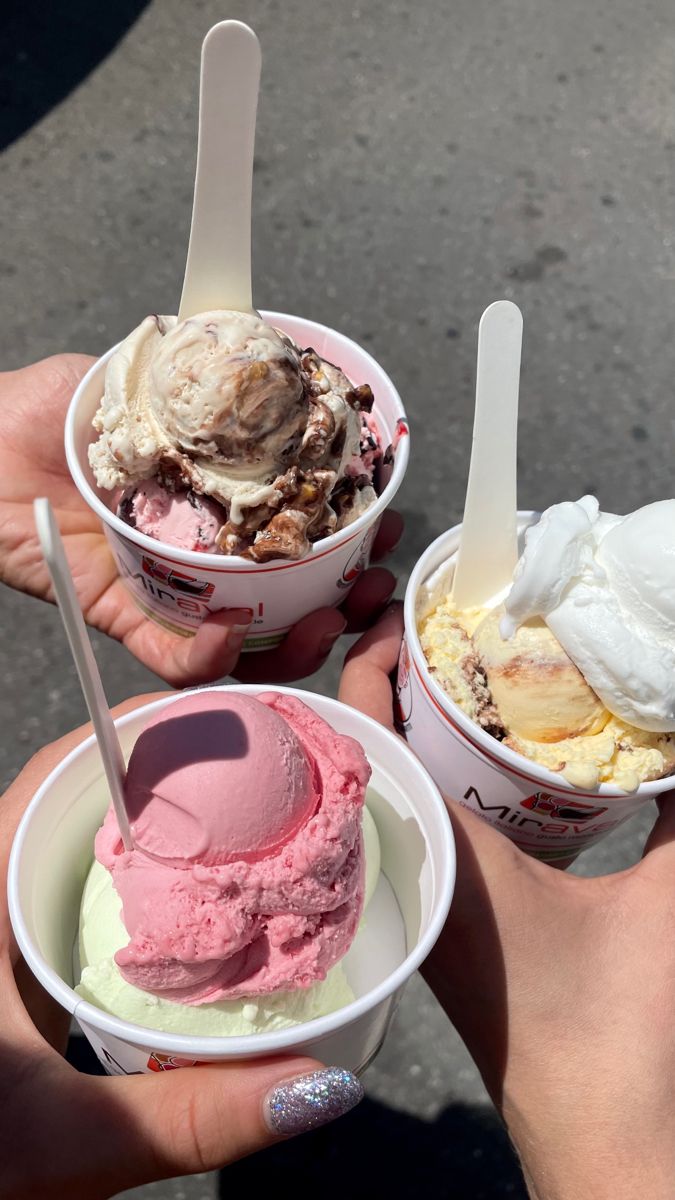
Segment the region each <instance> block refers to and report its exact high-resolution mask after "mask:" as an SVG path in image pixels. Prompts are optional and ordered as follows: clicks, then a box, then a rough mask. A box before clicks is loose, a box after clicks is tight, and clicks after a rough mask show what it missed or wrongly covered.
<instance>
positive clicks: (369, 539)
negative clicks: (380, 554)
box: [338, 525, 377, 587]
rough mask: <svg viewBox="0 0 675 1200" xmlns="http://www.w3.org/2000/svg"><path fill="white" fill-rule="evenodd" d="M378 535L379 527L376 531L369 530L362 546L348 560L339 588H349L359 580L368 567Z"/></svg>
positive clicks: (339, 581) (339, 580)
mask: <svg viewBox="0 0 675 1200" xmlns="http://www.w3.org/2000/svg"><path fill="white" fill-rule="evenodd" d="M376 533H377V525H376V526H375V528H374V529H369V530H368V533H367V534H366V536H365V537H364V539H363V541H362V542H361V545H360V546H357V548H356V550H354V552H353V554H352V555H351V558H348V559H347V563H346V565H345V568H344V571H343V572H342V578H341V579H338V587H349V586H350V585H351V584H352V583H353V582H354V580H355V579H358V577H359V575H360V574H361V572H362V570H363V568H364V567H365V566H366V565H367V563H368V559H369V558H370V549H371V546H372V544H373V542H374V540H375V534H376Z"/></svg>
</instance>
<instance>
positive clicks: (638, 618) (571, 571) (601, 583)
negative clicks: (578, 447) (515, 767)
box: [500, 496, 675, 732]
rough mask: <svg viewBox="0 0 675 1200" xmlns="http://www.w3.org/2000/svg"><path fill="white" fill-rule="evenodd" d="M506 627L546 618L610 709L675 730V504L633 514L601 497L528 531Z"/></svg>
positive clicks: (563, 508) (654, 728) (506, 631)
mask: <svg viewBox="0 0 675 1200" xmlns="http://www.w3.org/2000/svg"><path fill="white" fill-rule="evenodd" d="M504 607H505V615H504V617H503V618H502V621H501V623H500V631H501V634H502V637H504V638H505V639H506V638H509V637H511V636H512V635H513V633H514V632H515V631H516V629H518V627H519V626H520V625H522V624H523V623H524V622H526V621H528V620H530V619H531V618H533V617H543V619H544V620H545V622H546V624H547V625H548V627H549V629H550V630H551V632H552V633H553V634H554V635H555V637H556V638H557V639H558V641H559V642H560V644H561V646H562V647H563V649H564V650H565V651H566V653H567V654H568V655H569V657H570V658H571V660H572V662H573V663H574V664H575V665H576V666H577V667H578V669H579V670H580V671H581V673H582V675H583V676H584V678H585V679H586V682H587V683H588V684H589V685H590V687H591V688H593V690H594V691H595V692H596V693H597V695H598V696H599V697H600V699H601V700H602V702H603V704H604V705H605V707H606V708H607V709H608V710H609V712H611V713H613V714H614V715H615V716H617V717H619V718H621V719H622V720H624V721H626V722H628V723H629V724H631V725H634V726H636V728H638V729H644V730H648V731H650V732H670V731H672V730H675V499H674V500H660V501H657V502H656V503H654V504H647V505H645V506H644V507H643V508H639V509H637V510H636V512H634V513H631V514H629V515H628V516H625V517H620V516H616V515H614V514H612V513H602V512H600V509H599V505H598V502H597V500H596V499H595V498H594V497H593V496H583V497H582V498H581V499H580V500H579V501H577V502H576V503H574V502H565V503H562V504H554V505H552V506H551V507H550V508H548V509H546V511H545V512H544V513H543V514H542V516H541V519H540V520H539V522H538V523H537V524H536V525H534V526H532V527H531V528H530V529H528V530H527V532H526V534H525V549H524V551H523V554H522V555H521V557H520V559H519V562H518V565H517V567H516V570H515V572H514V579H513V585H512V587H511V590H510V591H509V594H508V595H507V597H506V600H505V602H504Z"/></svg>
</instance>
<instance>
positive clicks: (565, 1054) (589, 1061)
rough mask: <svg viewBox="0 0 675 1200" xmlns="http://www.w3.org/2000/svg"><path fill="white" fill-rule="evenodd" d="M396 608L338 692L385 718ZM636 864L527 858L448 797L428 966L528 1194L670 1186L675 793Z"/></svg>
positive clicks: (673, 1160) (630, 1191)
mask: <svg viewBox="0 0 675 1200" xmlns="http://www.w3.org/2000/svg"><path fill="white" fill-rule="evenodd" d="M401 632H402V617H401V610H400V606H392V608H391V609H390V610H388V612H387V613H386V614H385V616H384V617H383V618H382V620H381V621H380V622H379V624H378V625H377V626H375V628H374V629H372V630H371V631H370V632H369V633H367V634H366V635H365V636H364V637H363V638H361V640H360V641H359V642H358V643H357V644H356V645H355V646H354V647H353V648H352V650H351V651H350V653H349V655H348V657H347V663H346V665H345V670H344V673H343V678H342V685H341V691H340V698H341V699H342V700H343V701H345V702H346V703H347V704H352V705H353V706H354V707H355V708H359V709H360V710H361V711H362V712H365V713H367V714H368V715H369V716H372V717H374V718H375V719H376V720H378V721H380V722H381V723H382V724H385V725H387V726H389V728H393V716H392V691H391V684H390V673H391V672H392V671H393V670H394V668H395V666H396V661H397V656H398V651H399V646H400V639H401ZM659 808H660V811H659V815H658V817H657V820H656V823H655V825H654V828H653V830H652V832H651V834H650V836H649V838H648V840H647V844H646V846H645V850H644V855H643V858H642V861H641V862H639V863H638V864H637V865H636V866H634V867H631V868H629V869H628V870H625V871H621V872H618V873H616V874H613V875H608V876H604V877H602V878H596V879H582V878H578V877H576V876H571V875H565V874H563V873H562V872H561V871H558V870H554V869H553V868H551V867H550V866H546V865H545V864H543V863H540V862H537V861H536V860H534V859H532V858H529V857H528V856H526V855H525V854H523V853H522V851H520V850H518V848H517V847H516V846H514V844H513V843H512V842H510V841H509V840H508V839H507V838H506V837H504V836H503V835H502V834H500V833H498V832H497V831H496V830H495V829H493V828H491V827H490V826H489V825H487V824H486V823H485V822H483V821H482V820H480V818H478V817H476V816H475V815H474V814H473V813H471V812H469V811H467V810H466V809H464V808H462V807H461V806H460V805H459V804H455V803H452V802H451V803H450V804H449V811H450V816H451V819H452V824H453V829H454V833H455V839H456V842H457V857H458V871H457V886H456V891H455V896H454V900H453V904H452V908H451V911H450V916H449V918H448V921H447V923H446V926H445V928H444V930H443V933H442V935H441V937H440V939H439V941H438V943H437V945H436V947H435V949H434V950H433V951H432V954H431V955H430V957H429V959H428V960H427V962H426V964H425V966H424V968H423V974H424V975H425V977H426V979H427V981H428V982H429V984H430V985H431V987H432V988H433V990H434V992H435V994H436V996H437V997H438V999H439V1001H440V1002H441V1004H442V1005H443V1007H444V1008H445V1010H446V1012H447V1013H448V1016H449V1017H450V1019H451V1020H452V1022H453V1024H454V1025H455V1026H456V1028H457V1029H458V1031H459V1033H460V1034H461V1036H462V1038H463V1039H464V1041H465V1043H466V1045H467V1047H468V1049H469V1051H470V1053H471V1054H472V1056H473V1058H474V1059H475V1061H476V1063H477V1065H478V1067H479V1069H480V1071H481V1074H482V1076H483V1079H484V1081H485V1083H486V1086H487V1088H488V1091H489V1092H490V1095H491V1096H492V1098H493V1100H494V1102H495V1104H496V1106H497V1108H498V1109H499V1110H500V1111H501V1113H502V1115H503V1117H504V1119H505V1121H506V1124H507V1126H508V1128H509V1132H510V1134H511V1137H512V1138H513V1141H514V1143H515V1145H516V1148H517V1149H518V1151H519V1153H520V1156H521V1160H522V1162H523V1167H524V1171H525V1174H526V1178H527V1181H528V1186H529V1188H530V1194H531V1195H532V1197H534V1198H539V1200H588V1198H589V1197H592V1198H593V1200H605V1198H607V1200H609V1197H611V1198H612V1200H623V1198H624V1197H626V1198H628V1197H630V1198H631V1200H633V1198H634V1197H636V1196H649V1197H650V1200H661V1198H663V1200H665V1198H666V1197H668V1198H670V1197H671V1196H672V1195H673V1190H674V1189H675V1019H674V1017H673V1011H674V1007H675V893H674V891H673V878H674V877H675V797H673V796H671V797H666V798H664V799H663V800H662V801H661V802H660V806H659Z"/></svg>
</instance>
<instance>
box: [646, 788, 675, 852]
mask: <svg viewBox="0 0 675 1200" xmlns="http://www.w3.org/2000/svg"><path fill="white" fill-rule="evenodd" d="M656 805H657V808H658V816H657V818H656V820H655V822H654V824H653V826H652V830H651V833H650V834H649V837H648V838H647V841H646V842H645V848H644V850H643V851H642V857H643V858H646V856H647V855H648V854H651V853H652V852H653V851H654V850H659V849H660V848H661V847H662V846H669V845H671V844H672V843H673V842H675V791H673V792H665V793H664V794H663V795H662V796H659V798H658V799H657V801H656Z"/></svg>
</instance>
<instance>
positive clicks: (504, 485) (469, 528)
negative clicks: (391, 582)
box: [452, 300, 523, 608]
mask: <svg viewBox="0 0 675 1200" xmlns="http://www.w3.org/2000/svg"><path fill="white" fill-rule="evenodd" d="M522 340H523V317H522V313H521V312H520V309H519V308H518V307H517V306H516V305H515V304H512V303H511V301H510V300H497V301H496V302H495V303H494V304H491V305H490V306H489V308H486V310H485V312H484V313H483V316H482V317H481V321H480V326H479V329H478V367H477V372H476V411H475V416H474V424H473V442H472V446H471V462H470V465H469V482H468V484H467V489H466V503H465V506H464V521H463V523H462V533H461V537H460V543H459V551H458V554H457V565H456V567H455V575H454V580H453V587H452V593H453V601H454V603H455V604H456V605H457V607H458V608H480V607H482V605H484V604H485V603H486V602H487V601H488V600H490V599H491V598H492V597H493V596H496V595H497V594H498V593H499V592H501V591H503V590H504V588H505V587H506V586H507V585H508V584H509V583H510V581H511V577H512V575H513V569H514V567H515V565H516V562H517V559H518V531H517V495H516V446H517V435H518V390H519V384H520V352H521V346H522Z"/></svg>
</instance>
